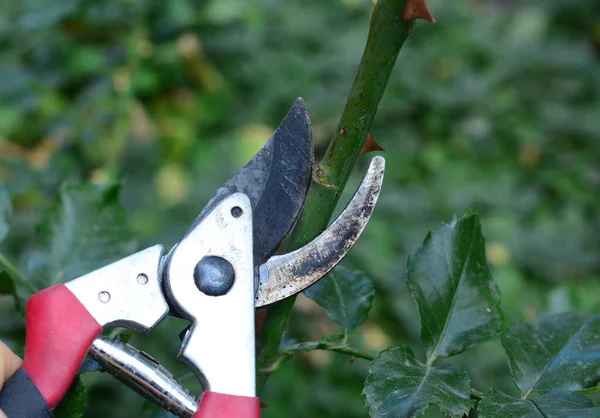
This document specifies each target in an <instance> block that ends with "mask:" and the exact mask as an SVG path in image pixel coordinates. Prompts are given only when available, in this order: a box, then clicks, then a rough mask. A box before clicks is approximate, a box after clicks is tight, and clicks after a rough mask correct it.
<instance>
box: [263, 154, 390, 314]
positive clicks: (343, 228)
mask: <svg viewBox="0 0 600 418" xmlns="http://www.w3.org/2000/svg"><path fill="white" fill-rule="evenodd" d="M384 169H385V160H384V159H383V158H382V157H375V158H373V160H371V165H370V166H369V170H368V171H367V174H366V175H365V177H364V178H363V180H362V182H361V184H360V186H359V188H358V190H357V191H356V193H355V194H354V197H353V198H352V201H351V202H350V203H349V204H348V206H347V207H346V209H344V211H343V212H342V213H341V215H340V216H339V217H338V218H337V219H336V220H335V221H334V222H333V223H332V224H331V225H330V226H329V228H327V229H326V230H325V231H324V232H323V233H322V234H321V235H319V236H318V237H317V238H315V239H314V240H313V241H311V242H310V243H309V244H307V245H305V246H304V247H302V248H299V249H298V250H296V251H293V252H291V253H287V254H283V255H279V256H275V257H272V258H271V259H270V260H269V261H267V262H266V263H265V264H263V265H262V266H260V269H259V275H260V279H259V280H260V284H259V289H258V293H257V295H256V303H255V306H256V307H257V308H258V307H260V306H264V305H269V304H271V303H274V302H277V301H279V300H281V299H285V298H287V297H289V296H292V295H294V294H296V293H298V292H300V291H302V290H304V289H306V288H307V287H308V286H310V285H312V284H313V283H315V282H316V281H317V280H319V279H320V278H321V277H323V276H324V275H325V274H327V273H328V272H329V271H330V270H331V269H333V268H334V267H335V266H336V265H337V264H338V263H339V262H340V261H341V260H342V258H344V256H345V255H346V254H348V252H349V251H350V249H351V248H352V247H353V246H354V243H355V242H356V240H358V237H359V236H360V234H361V233H362V231H363V230H364V228H365V226H366V225H367V223H368V222H369V218H370V217H371V214H372V213H373V209H374V208H375V204H376V203H377V198H378V197H379V192H380V191H381V185H382V182H383V172H384Z"/></svg>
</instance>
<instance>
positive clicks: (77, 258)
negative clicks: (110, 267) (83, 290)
mask: <svg viewBox="0 0 600 418" xmlns="http://www.w3.org/2000/svg"><path fill="white" fill-rule="evenodd" d="M118 192H119V187H118V186H117V185H114V184H112V185H95V184H64V185H63V186H62V187H61V189H60V203H59V205H58V207H57V208H56V210H55V211H54V212H52V213H51V214H50V215H49V216H48V218H47V219H46V220H45V221H44V222H43V223H42V225H41V226H40V227H39V228H38V233H37V237H36V238H37V243H36V245H35V247H34V249H33V252H32V255H31V256H30V259H29V264H28V269H27V273H26V275H27V276H28V279H29V280H31V281H33V282H34V283H35V285H36V286H37V287H38V288H39V289H42V288H45V287H48V286H50V285H53V284H55V283H61V282H65V281H67V280H71V279H73V278H75V277H78V276H81V275H83V274H86V273H89V272H90V271H93V270H95V269H98V268H100V267H102V266H104V265H106V264H110V263H112V262H114V261H116V260H118V259H119V258H121V257H124V256H126V255H129V254H131V253H133V252H134V251H135V243H134V242H133V241H132V240H131V234H130V232H129V228H128V227H127V219H126V214H125V211H124V209H123V208H122V207H121V205H120V204H119V201H118Z"/></svg>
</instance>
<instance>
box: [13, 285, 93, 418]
mask: <svg viewBox="0 0 600 418" xmlns="http://www.w3.org/2000/svg"><path fill="white" fill-rule="evenodd" d="M25 319H26V326H27V329H26V336H25V358H24V360H23V368H24V369H25V372H27V374H28V375H29V377H30V378H31V380H32V381H33V383H34V384H35V386H36V387H37V388H38V390H39V391H40V393H41V394H42V396H43V398H44V399H45V400H46V403H47V404H48V406H49V407H50V408H54V407H55V406H56V405H58V403H59V402H60V400H61V399H62V398H63V396H65V393H66V392H67V390H68V389H69V386H70V385H71V382H72V381H73V379H74V378H75V375H76V374H77V370H78V369H79V366H80V365H81V362H82V361H83V358H84V357H85V354H86V352H87V350H88V349H89V348H90V345H91V344H92V342H93V341H94V339H95V338H96V337H97V336H98V335H99V334H100V333H101V332H102V326H100V324H98V322H97V321H96V320H95V319H94V317H92V315H91V314H90V313H89V312H88V311H87V309H86V308H85V306H83V305H82V304H81V302H79V300H78V299H77V298H76V297H75V295H73V293H71V291H70V290H69V289H67V287H66V286H65V285H64V284H57V285H54V286H52V287H49V288H48V289H45V290H42V291H41V292H38V293H36V294H35V295H33V296H32V297H31V298H30V299H29V301H28V302H27V308H26V310H25Z"/></svg>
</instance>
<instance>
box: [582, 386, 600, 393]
mask: <svg viewBox="0 0 600 418" xmlns="http://www.w3.org/2000/svg"><path fill="white" fill-rule="evenodd" d="M577 392H579V393H581V394H582V395H593V394H594V393H600V386H594V387H593V388H588V389H582V390H578V391H577Z"/></svg>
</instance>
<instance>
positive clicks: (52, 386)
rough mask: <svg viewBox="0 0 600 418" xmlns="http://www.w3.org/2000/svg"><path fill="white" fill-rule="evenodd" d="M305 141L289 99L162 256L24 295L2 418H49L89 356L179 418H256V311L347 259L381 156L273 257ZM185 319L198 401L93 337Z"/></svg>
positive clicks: (305, 129) (306, 160)
mask: <svg viewBox="0 0 600 418" xmlns="http://www.w3.org/2000/svg"><path fill="white" fill-rule="evenodd" d="M312 164H313V141H312V133H311V126H310V119H309V116H308V113H307V111H306V108H305V106H304V102H303V101H302V99H298V100H297V101H296V102H295V104H294V105H293V107H292V108H291V110H290V111H289V112H288V114H287V116H286V117H285V119H284V120H283V122H282V123H281V125H280V126H279V128H278V129H277V130H276V131H275V133H274V134H273V136H272V137H271V139H270V140H269V141H268V142H267V143H266V145H265V146H264V147H263V148H262V149H261V150H260V151H259V152H258V153H257V154H256V155H255V156H254V158H252V160H251V161H250V162H249V163H248V164H247V165H246V166H245V167H244V168H242V169H241V170H240V171H239V172H238V173H237V174H235V175H234V176H233V177H232V178H231V179H230V180H228V181H227V182H226V183H225V184H224V185H223V186H221V187H220V188H219V189H218V190H217V191H216V192H215V194H214V195H213V197H212V198H211V199H210V200H209V202H208V204H207V205H206V206H205V207H204V209H203V210H202V212H201V213H200V215H199V216H198V217H197V218H196V220H195V221H194V223H193V224H192V226H191V227H190V228H189V230H188V231H187V232H186V233H185V235H184V236H183V238H182V239H181V240H180V241H179V243H177V244H176V245H175V246H174V247H173V248H172V249H171V250H170V251H169V252H168V253H167V254H166V255H163V247H162V246H161V245H155V246H153V247H150V248H147V249H145V250H142V251H140V252H138V253H135V254H133V255H131V256H128V257H126V258H123V259H121V260H119V261H116V262H114V263H112V264H110V265H107V266H105V267H102V268H100V269H98V270H95V271H93V272H91V273H88V274H86V275H84V276H81V277H78V278H75V279H73V280H71V281H69V282H67V283H65V284H57V285H54V286H52V287H50V288H47V289H45V290H42V291H41V292H39V293H37V294H35V295H33V296H32V297H31V298H30V300H29V301H28V303H27V307H26V327H27V328H26V347H25V356H24V362H23V367H22V368H21V369H20V370H19V371H18V372H17V373H15V374H14V375H13V376H12V377H11V378H10V379H9V380H8V381H7V382H6V383H5V385H4V387H3V388H2V391H1V392H0V409H2V410H3V411H4V412H5V413H6V414H7V415H8V417H9V418H22V417H27V418H37V417H52V416H53V413H52V410H53V409H54V408H55V407H56V406H57V405H58V404H59V403H60V402H61V400H62V398H63V397H64V395H65V393H66V392H67V390H68V388H69V386H70V384H71V383H72V381H73V379H74V378H75V376H76V374H77V372H78V369H79V367H80V365H81V364H82V361H83V360H84V357H85V356H86V354H89V355H90V356H92V357H93V358H94V359H96V360H97V361H98V362H99V363H100V365H101V366H102V367H103V368H104V369H105V370H107V371H108V372H110V373H112V374H114V375H116V376H119V377H120V378H121V379H123V380H125V381H126V382H127V383H128V384H129V385H130V386H132V387H134V388H135V389H136V390H137V391H138V392H139V393H141V394H142V395H143V396H145V397H146V398H148V399H151V400H153V401H154V402H156V403H159V404H160V405H161V406H162V407H163V408H165V409H167V410H169V411H171V412H173V413H174V414H176V415H178V416H182V417H194V418H226V417H236V418H258V417H259V416H260V402H259V399H258V398H257V397H256V388H255V380H256V371H255V335H254V334H255V319H254V312H255V309H256V308H258V307H261V306H266V305H269V304H272V303H274V302H277V301H280V300H282V299H284V298H287V297H289V296H292V295H294V294H296V293H298V292H300V291H302V290H304V289H305V288H307V287H308V286H310V285H311V284H313V283H315V282H316V281H317V280H319V279H320V278H321V277H323V276H324V275H325V274H326V273H327V272H329V271H330V270H331V269H332V268H333V267H335V265H336V264H337V263H338V262H339V261H340V260H341V259H342V258H343V257H344V256H345V255H346V254H347V253H348V251H350V249H351V248H352V246H353V245H354V243H355V242H356V240H357V239H358V237H359V236H360V234H361V232H362V231H363V229H364V228H365V226H366V224H367V222H368V221H369V218H370V216H371V214H372V212H373V209H374V207H375V204H376V202H377V198H378V196H379V192H380V190H381V185H382V181H383V172H384V165H385V162H384V159H383V158H382V157H375V158H373V160H372V161H371V163H370V166H369V169H368V171H367V174H366V175H365V177H364V178H363V180H362V183H361V184H360V186H359V188H358V189H357V191H356V193H355V195H354V197H353V198H352V200H351V201H350V203H349V204H348V206H347V207H346V209H345V210H344V211H343V212H342V213H341V215H340V216H339V217H338V218H337V219H336V220H335V221H334V222H333V223H332V224H331V225H330V226H329V227H328V228H327V229H326V230H325V231H324V232H323V233H322V234H321V235H319V236H318V237H317V238H315V239H314V240H313V241H312V242H310V243H309V244H307V245H306V246H304V247H302V248H300V249H298V250H296V251H293V252H289V253H287V254H281V255H274V254H275V253H276V250H277V249H278V247H279V246H280V244H281V242H282V240H283V239H284V238H285V237H286V236H287V234H288V233H289V232H290V230H291V229H292V227H293V226H294V224H295V222H296V220H297V218H298V216H299V214H300V211H301V209H302V207H303V203H304V199H305V196H306V193H307V190H308V186H309V183H310V179H311V174H312ZM169 314H170V315H176V316H180V317H183V318H185V319H186V320H188V321H189V323H190V326H189V327H188V328H187V329H186V330H184V333H183V337H182V346H181V350H180V352H179V358H180V360H181V361H183V362H184V363H185V364H186V366H188V367H189V368H190V369H191V370H192V371H193V372H194V374H195V375H196V376H197V377H198V378H199V379H200V381H201V383H202V387H203V389H204V392H203V393H202V394H201V396H200V397H199V398H196V397H194V396H192V395H190V394H189V392H188V391H187V390H186V389H185V388H183V386H181V385H180V384H179V383H178V382H177V381H176V380H175V379H174V378H173V377H172V375H171V374H170V373H169V372H168V371H166V370H165V369H164V368H162V366H160V365H159V364H158V363H156V362H155V361H154V360H152V359H151V358H150V357H148V356H147V355H145V354H144V353H142V352H140V351H138V350H136V349H135V348H133V347H131V346H129V345H127V344H125V343H122V342H119V341H115V340H113V339H110V338H107V337H105V336H102V335H101V334H102V332H103V330H104V329H106V328H108V327H114V326H122V327H126V328H129V329H132V330H134V331H139V332H148V331H151V330H152V329H153V328H154V327H155V326H156V325H157V324H158V323H160V322H161V321H162V320H163V319H164V318H165V317H166V316H167V315H169Z"/></svg>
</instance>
